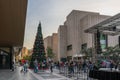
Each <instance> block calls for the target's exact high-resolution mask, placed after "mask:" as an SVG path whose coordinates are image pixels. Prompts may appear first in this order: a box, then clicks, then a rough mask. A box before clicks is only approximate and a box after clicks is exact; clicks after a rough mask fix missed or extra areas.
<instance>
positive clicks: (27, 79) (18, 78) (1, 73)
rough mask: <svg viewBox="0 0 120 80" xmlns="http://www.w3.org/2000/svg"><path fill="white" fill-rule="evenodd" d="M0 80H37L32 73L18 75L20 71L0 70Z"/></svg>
mask: <svg viewBox="0 0 120 80" xmlns="http://www.w3.org/2000/svg"><path fill="white" fill-rule="evenodd" d="M0 80H38V79H37V78H35V77H34V76H33V75H32V73H29V72H27V73H20V69H19V68H17V69H16V70H15V71H10V70H0Z"/></svg>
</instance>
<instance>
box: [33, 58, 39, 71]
mask: <svg viewBox="0 0 120 80" xmlns="http://www.w3.org/2000/svg"><path fill="white" fill-rule="evenodd" d="M34 72H35V73H37V72H38V61H37V59H36V60H35V61H34Z"/></svg>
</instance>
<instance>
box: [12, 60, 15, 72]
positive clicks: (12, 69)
mask: <svg viewBox="0 0 120 80" xmlns="http://www.w3.org/2000/svg"><path fill="white" fill-rule="evenodd" d="M14 64H15V63H14V61H12V71H14V66H15V65H14Z"/></svg>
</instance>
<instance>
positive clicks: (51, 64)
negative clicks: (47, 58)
mask: <svg viewBox="0 0 120 80" xmlns="http://www.w3.org/2000/svg"><path fill="white" fill-rule="evenodd" d="M53 66H54V64H53V61H51V62H50V71H51V73H52V72H53Z"/></svg>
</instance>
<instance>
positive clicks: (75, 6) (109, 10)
mask: <svg viewBox="0 0 120 80" xmlns="http://www.w3.org/2000/svg"><path fill="white" fill-rule="evenodd" d="M72 10H82V11H92V12H99V13H100V14H103V15H110V16H113V15H115V14H117V13H120V0H28V6H27V15H26V26H25V37H24V47H27V48H28V49H31V48H33V44H34V41H35V36H36V33H37V28H38V24H39V22H41V25H42V33H43V38H45V37H47V36H49V35H52V33H57V30H58V27H59V25H63V23H64V22H65V20H66V16H67V15H68V14H69V13H70V12H71V11H72Z"/></svg>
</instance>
